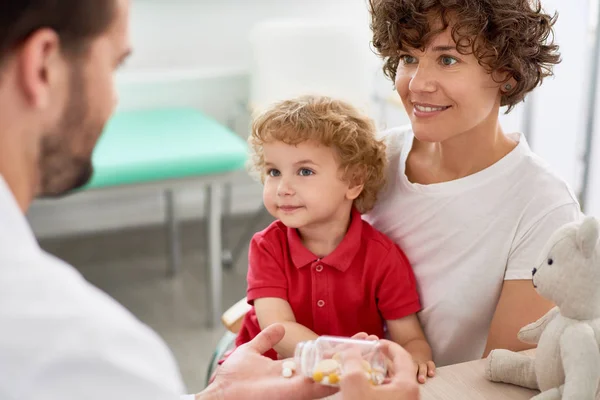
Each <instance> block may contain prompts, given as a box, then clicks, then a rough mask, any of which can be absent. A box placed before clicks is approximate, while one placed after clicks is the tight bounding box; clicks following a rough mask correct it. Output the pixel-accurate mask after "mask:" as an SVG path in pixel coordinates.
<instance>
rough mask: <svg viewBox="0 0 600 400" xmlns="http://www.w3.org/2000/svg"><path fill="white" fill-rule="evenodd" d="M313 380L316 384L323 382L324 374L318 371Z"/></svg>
mask: <svg viewBox="0 0 600 400" xmlns="http://www.w3.org/2000/svg"><path fill="white" fill-rule="evenodd" d="M313 380H314V381H315V382H321V381H322V380H323V373H322V372H320V371H316V372H315V373H313Z"/></svg>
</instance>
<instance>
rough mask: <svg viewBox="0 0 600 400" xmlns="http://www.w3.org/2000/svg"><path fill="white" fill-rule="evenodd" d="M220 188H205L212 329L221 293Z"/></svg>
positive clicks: (216, 321) (218, 315) (218, 314)
mask: <svg viewBox="0 0 600 400" xmlns="http://www.w3.org/2000/svg"><path fill="white" fill-rule="evenodd" d="M221 194H222V187H221V184H219V183H211V184H209V185H208V186H207V188H206V214H205V215H206V222H207V224H206V225H207V238H208V253H207V261H208V265H207V268H206V271H207V273H208V279H207V282H206V287H207V289H208V290H207V293H208V296H209V304H210V312H209V313H208V319H207V325H208V327H209V328H214V327H216V326H217V325H218V324H219V321H220V319H221V314H222V313H223V307H222V294H223V293H222V291H223V269H222V268H223V264H222V251H223V248H222V244H221V240H222V237H221V216H222V212H221V211H222V210H221V208H222V199H221Z"/></svg>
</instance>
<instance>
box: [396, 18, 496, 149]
mask: <svg viewBox="0 0 600 400" xmlns="http://www.w3.org/2000/svg"><path fill="white" fill-rule="evenodd" d="M450 32H451V28H448V29H447V30H446V31H444V32H443V33H441V34H439V35H438V36H437V37H435V38H434V39H433V40H432V41H431V42H430V44H429V45H428V47H427V48H426V49H425V51H421V50H418V49H411V50H410V51H408V52H405V53H401V54H400V63H399V65H398V70H397V73H396V90H397V91H398V94H399V95H400V98H401V99H402V102H403V104H404V107H405V109H406V112H407V114H408V116H409V117H410V120H411V124H412V128H413V132H414V134H415V137H416V138H417V139H419V140H421V141H425V142H443V141H445V140H448V139H451V138H453V137H457V136H459V135H461V134H463V133H467V132H471V131H477V130H478V129H484V130H485V129H487V127H489V128H490V129H494V130H495V129H496V123H497V120H498V111H499V109H500V99H501V92H500V87H501V84H500V83H497V82H495V81H494V79H492V75H491V74H490V73H488V72H487V71H486V69H485V68H484V67H482V66H481V65H480V64H479V62H478V61H477V59H476V58H475V56H474V55H472V54H469V55H462V54H460V53H459V52H458V51H457V50H456V43H455V42H454V40H453V39H452V35H451V33H450Z"/></svg>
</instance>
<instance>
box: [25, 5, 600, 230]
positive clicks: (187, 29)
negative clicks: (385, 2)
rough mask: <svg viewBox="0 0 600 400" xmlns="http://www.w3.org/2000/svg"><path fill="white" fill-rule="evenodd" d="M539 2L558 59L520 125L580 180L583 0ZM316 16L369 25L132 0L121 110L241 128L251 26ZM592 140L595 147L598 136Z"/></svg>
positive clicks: (184, 201) (76, 209)
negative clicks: (208, 119) (199, 115)
mask: <svg viewBox="0 0 600 400" xmlns="http://www.w3.org/2000/svg"><path fill="white" fill-rule="evenodd" d="M594 1H596V0H594ZM544 4H545V6H546V8H547V9H549V10H554V9H558V10H559V12H560V18H559V22H558V24H557V26H556V32H557V41H558V43H559V44H560V45H561V50H562V54H563V62H562V64H560V65H559V66H558V67H557V68H556V70H555V72H556V77H555V78H553V79H549V80H547V81H546V82H545V83H544V85H543V86H542V88H540V89H538V90H537V91H536V93H535V97H533V98H532V99H531V100H530V101H531V108H532V115H533V120H532V122H531V125H530V126H531V128H532V130H531V132H527V134H528V135H529V136H530V138H531V141H532V143H533V148H534V150H535V151H536V152H538V153H539V154H540V155H541V156H542V157H544V158H545V159H546V160H547V161H548V162H549V163H550V164H551V166H552V168H553V169H554V170H555V171H556V172H557V173H558V174H559V175H560V176H562V177H563V178H564V179H566V180H567V181H568V182H569V183H570V184H571V185H572V186H573V187H574V188H575V189H579V186H580V185H579V184H580V182H579V175H580V169H581V168H580V164H579V160H580V155H581V149H580V148H579V145H580V144H581V140H582V135H583V126H584V114H583V111H584V109H585V108H584V105H585V104H584V101H585V87H586V85H585V80H586V77H585V62H587V61H588V60H587V59H586V56H587V55H588V54H589V52H588V50H587V49H586V45H587V43H588V41H587V39H588V33H589V32H588V20H589V5H588V4H589V2H588V0H572V1H569V2H566V1H565V0H544ZM317 15H320V16H321V17H325V18H326V17H335V18H342V19H357V20H358V21H364V24H363V22H359V23H358V24H359V25H360V24H363V25H362V28H364V27H367V26H368V14H367V11H366V7H365V0H303V1H296V0H219V1H216V0H214V1H210V0H169V1H166V0H134V1H133V8H132V38H133V45H134V54H133V57H132V58H131V59H130V60H129V62H128V63H127V65H126V67H125V68H124V70H123V71H122V72H121V73H120V74H119V77H118V83H119V92H120V96H121V104H120V109H128V108H140V107H152V106H157V105H165V104H175V105H193V106H196V107H198V108H200V109H201V110H203V111H204V112H206V113H207V114H209V115H212V116H213V117H215V118H217V119H218V120H220V121H222V122H223V123H230V122H231V121H232V120H235V124H234V125H235V128H236V130H237V131H238V132H239V133H240V134H241V135H245V134H246V129H247V119H246V118H245V117H244V114H243V112H242V111H243V105H244V104H245V102H246V101H247V98H248V93H249V78H248V68H249V66H250V64H251V58H250V57H251V52H250V48H249V45H248V35H249V32H250V30H251V28H252V26H253V25H254V24H255V23H257V22H260V21H263V20H266V19H269V18H273V17H298V18H303V17H305V18H310V17H316V16H317ZM332 51H335V49H332ZM372 72H373V73H374V72H375V71H372ZM369 73H371V72H369ZM376 91H377V93H378V95H379V96H381V97H384V98H385V97H392V96H394V93H393V92H392V90H391V83H390V82H387V81H385V79H384V78H383V76H382V75H381V74H379V75H378V78H377V81H376ZM524 109H525V107H524V106H523V105H520V106H519V107H517V108H516V109H515V110H514V111H513V112H512V113H511V114H509V115H508V116H502V117H501V118H502V121H503V125H504V128H505V130H506V131H518V130H522V129H523V126H524V125H523V112H524ZM375 111H376V112H374V115H373V117H375V118H377V119H382V118H383V120H382V121H381V125H382V126H393V125H397V124H399V123H405V122H406V121H407V119H406V117H405V114H404V112H403V111H400V110H399V109H397V108H395V107H393V106H390V107H387V108H386V113H385V115H383V116H382V115H380V114H379V112H378V111H379V109H376V110H375ZM598 129H600V127H599V128H598ZM597 142H598V141H597ZM596 144H597V146H598V149H597V151H596V154H597V155H600V144H598V143H596ZM599 168H600V166H596V169H599ZM594 180H595V181H594V182H595V183H594V185H593V188H594V190H595V191H593V194H592V195H591V196H592V200H593V201H592V202H594V203H597V204H600V172H598V173H596V174H595V176H594ZM237 182H238V183H237V184H236V187H235V190H234V196H235V199H234V204H233V208H234V210H236V211H249V210H252V209H254V208H256V207H258V205H259V204H260V187H259V186H258V185H257V184H255V183H252V182H251V181H250V180H249V179H247V178H246V177H245V175H244V173H241V174H239V178H238V179H237ZM177 201H178V203H179V206H180V210H181V212H182V214H183V216H184V217H198V216H201V215H202V208H203V207H202V201H203V198H202V194H201V193H200V192H199V191H198V190H195V189H191V190H183V191H181V192H180V193H178V198H177ZM161 204H162V203H161V197H160V193H158V192H157V193H154V194H150V195H145V196H139V195H134V194H131V193H127V192H121V193H117V194H114V193H105V194H100V195H97V196H85V198H83V197H82V198H81V199H78V198H77V197H73V198H70V199H66V200H62V201H54V202H44V203H43V204H42V203H37V204H35V205H34V207H33V208H32V210H31V212H30V214H29V217H30V220H31V222H32V225H33V227H34V230H35V231H36V233H37V234H38V235H39V236H48V235H55V234H62V233H75V232H82V231H94V230H98V229H114V228H119V227H122V226H127V225H133V224H148V223H156V222H159V221H160V220H161V219H162V218H163V214H162V208H161ZM96 205H102V206H103V208H102V209H100V210H98V209H95V210H94V211H93V212H92V211H91V206H96ZM598 211H600V210H598ZM73 216H76V217H73Z"/></svg>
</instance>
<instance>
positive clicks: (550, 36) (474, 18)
mask: <svg viewBox="0 0 600 400" xmlns="http://www.w3.org/2000/svg"><path fill="white" fill-rule="evenodd" d="M369 4H370V9H371V29H372V31H373V46H374V47H375V49H376V50H377V52H378V53H379V55H380V56H382V57H383V58H384V61H385V64H384V67H383V71H384V73H385V74H386V75H387V76H388V77H389V78H390V79H392V81H394V80H395V78H396V70H397V68H398V63H399V60H400V57H399V52H402V51H407V50H409V49H421V50H424V49H425V48H426V46H427V44H428V43H429V42H430V41H431V39H432V38H433V37H434V36H436V35H437V34H439V33H441V32H443V31H444V30H446V29H447V28H448V27H449V26H450V27H451V32H452V38H453V39H454V41H455V42H456V47H457V50H458V51H459V52H460V53H461V54H473V55H474V56H475V57H476V58H477V60H478V61H479V64H480V65H482V66H483V67H484V68H486V69H487V70H488V71H489V72H490V73H492V72H503V73H507V75H508V78H507V79H506V80H505V81H503V82H502V83H504V82H506V81H507V80H508V79H510V78H511V77H512V78H514V79H515V80H516V82H517V84H516V87H513V88H512V89H511V90H509V91H508V92H506V93H503V95H502V100H501V105H502V106H508V110H507V113H508V112H510V110H512V108H513V107H514V106H515V105H516V104H517V103H519V102H520V101H522V100H523V99H524V97H525V95H526V94H527V93H529V92H530V91H532V90H533V89H534V88H535V87H536V86H538V85H539V84H541V82H542V80H543V79H544V78H545V77H547V76H550V75H552V67H553V66H554V65H555V64H558V63H559V62H560V54H559V53H558V45H556V44H554V33H553V26H554V23H555V22H556V18H557V14H556V13H555V14H554V15H549V14H546V13H545V12H544V11H543V9H542V6H541V4H540V2H539V0H369ZM432 21H436V23H437V22H438V21H439V22H441V27H440V29H433V28H432ZM436 28H437V25H436ZM499 83H500V82H499Z"/></svg>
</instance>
